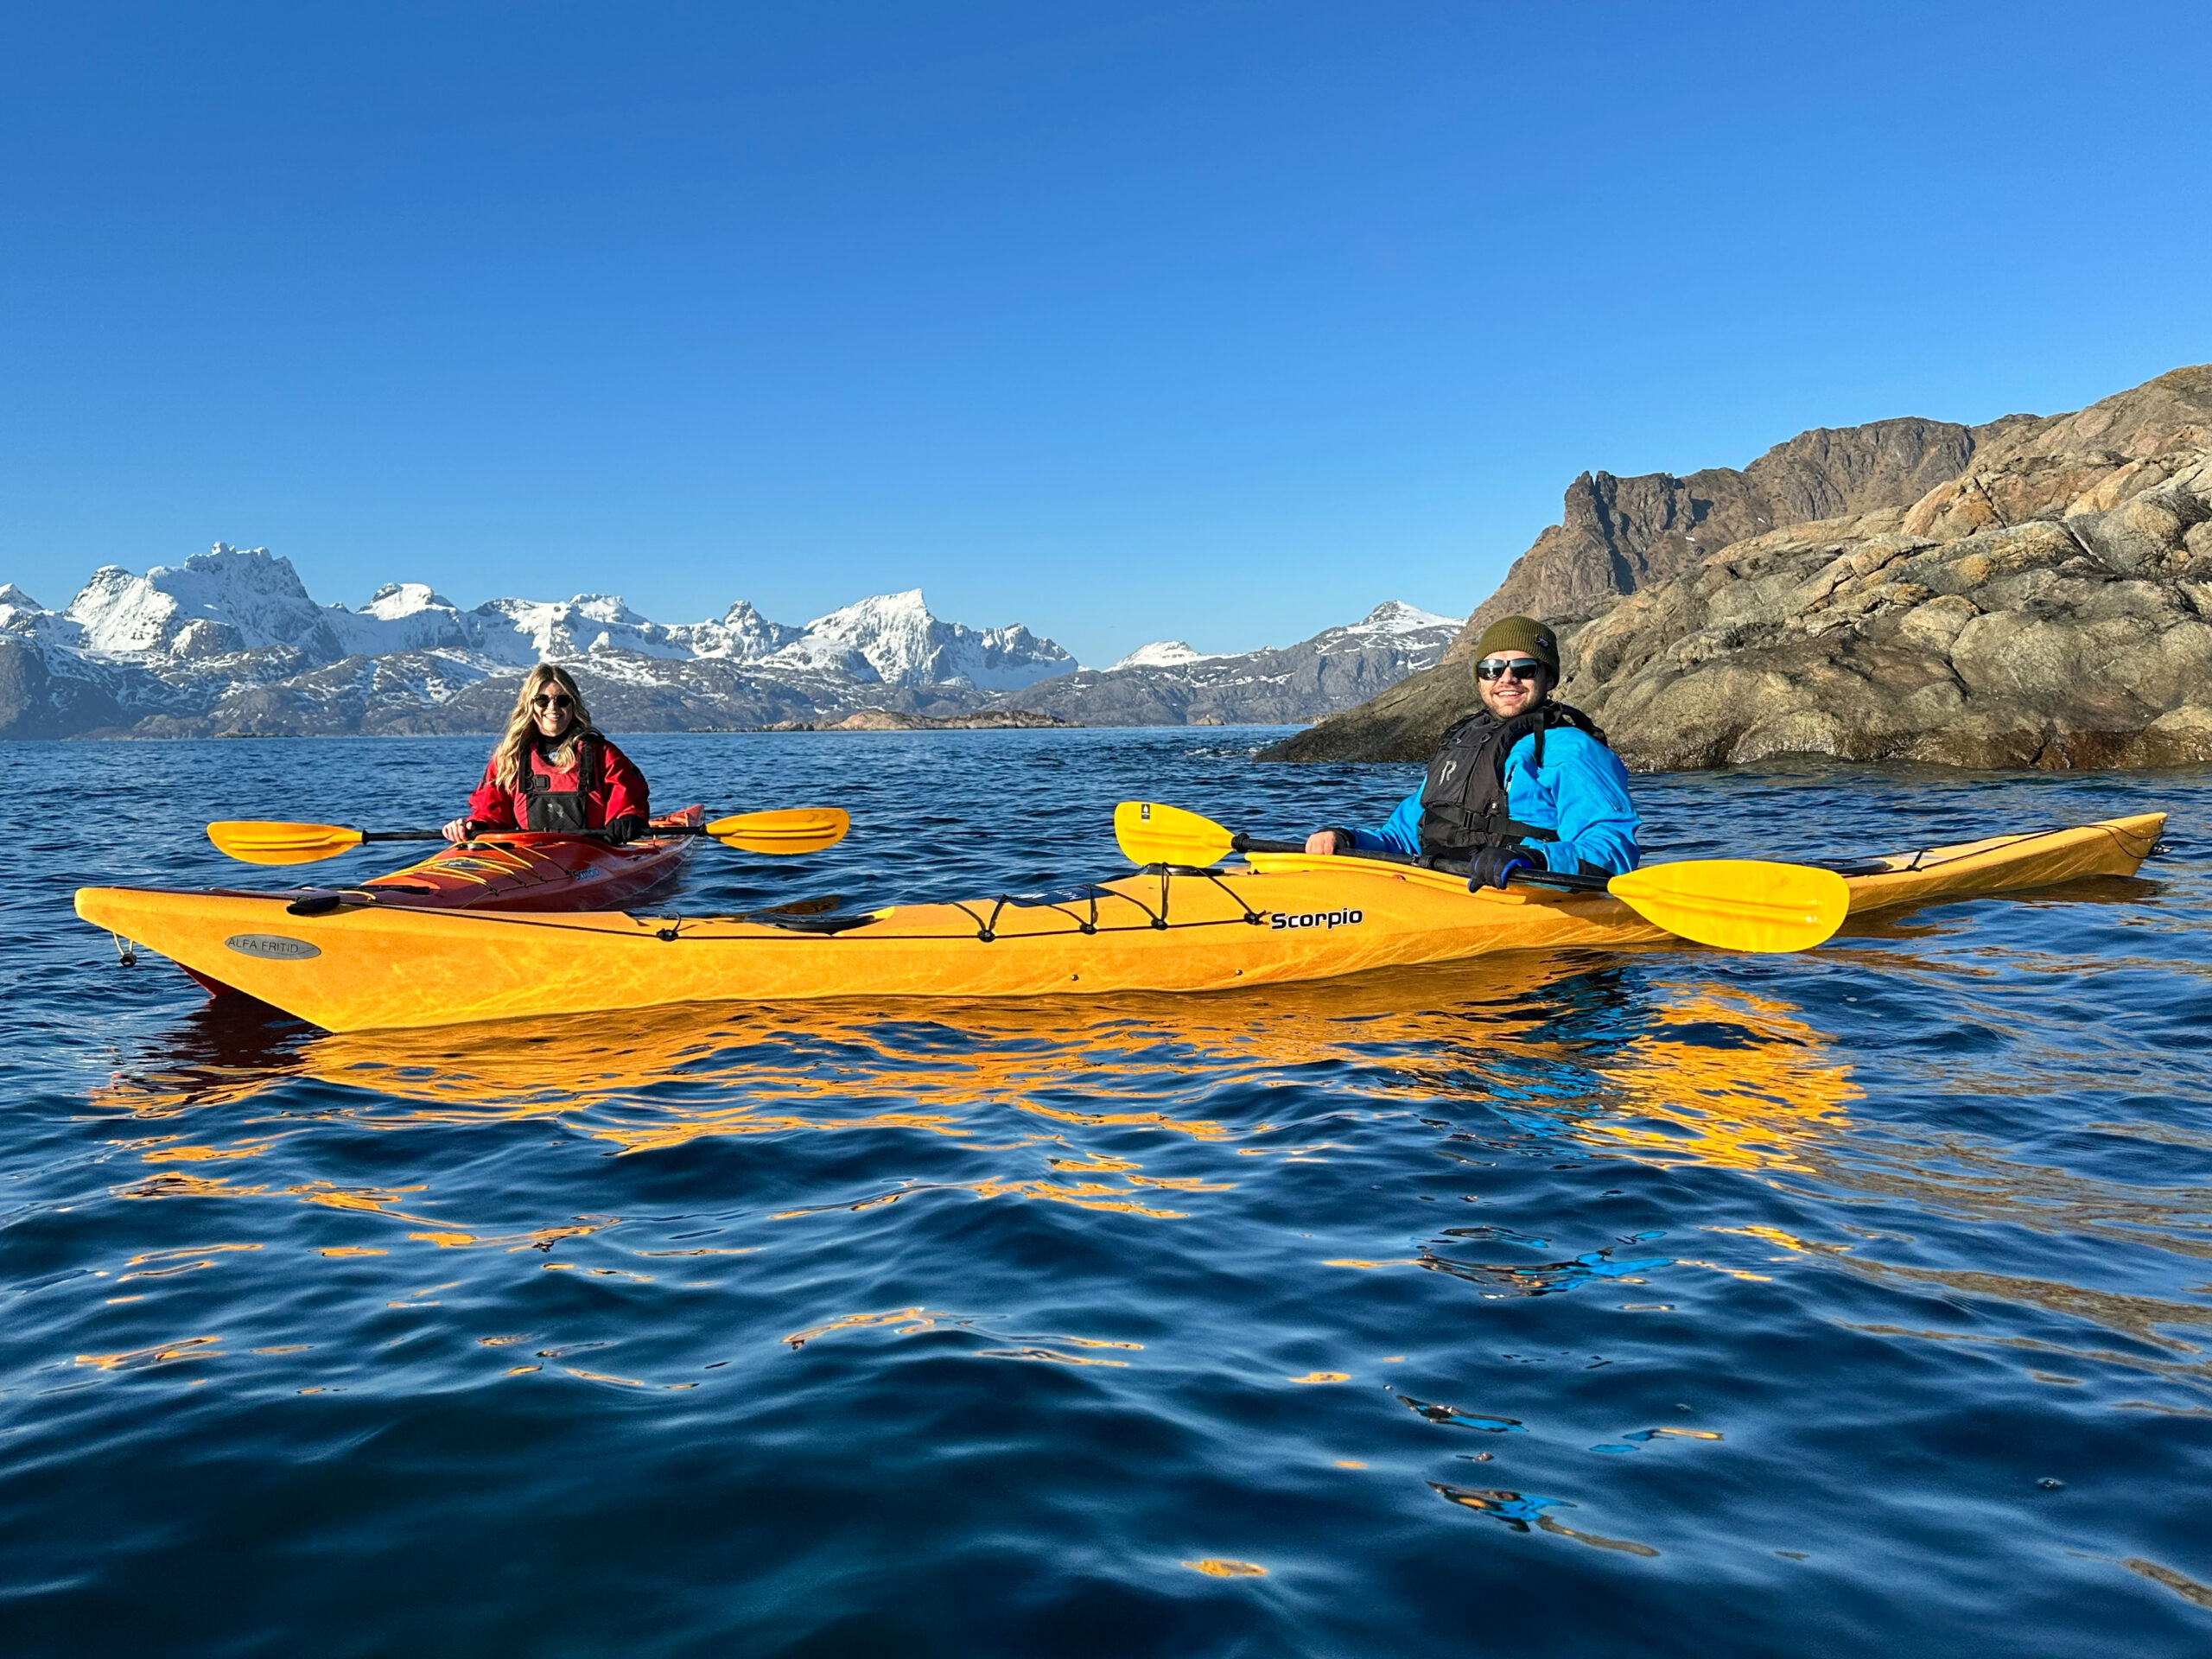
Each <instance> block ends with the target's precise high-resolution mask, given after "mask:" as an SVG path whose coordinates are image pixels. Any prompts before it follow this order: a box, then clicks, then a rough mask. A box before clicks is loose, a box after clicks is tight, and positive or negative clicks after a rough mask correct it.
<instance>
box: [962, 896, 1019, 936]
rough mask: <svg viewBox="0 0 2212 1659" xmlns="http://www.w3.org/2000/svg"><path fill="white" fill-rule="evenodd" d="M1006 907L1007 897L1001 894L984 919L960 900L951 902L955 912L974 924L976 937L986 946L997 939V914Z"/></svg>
mask: <svg viewBox="0 0 2212 1659" xmlns="http://www.w3.org/2000/svg"><path fill="white" fill-rule="evenodd" d="M1006 906H1007V896H1006V894H1004V893H1001V894H999V896H998V901H997V902H996V903H995V904H994V905H993V906H991V913H990V915H989V916H988V918H986V917H982V916H978V915H977V914H976V912H974V911H972V910H970V909H969V908H968V906H966V904H964V903H963V902H962V901H961V900H960V899H954V900H953V901H952V907H953V908H954V909H955V910H957V911H958V912H960V913H961V914H962V915H963V916H965V917H966V918H968V919H969V921H971V922H973V923H975V924H976V938H977V939H979V940H980V941H982V943H983V944H989V943H990V942H991V941H992V940H993V939H995V938H998V922H999V912H1001V911H1002V910H1004V909H1005V908H1006Z"/></svg>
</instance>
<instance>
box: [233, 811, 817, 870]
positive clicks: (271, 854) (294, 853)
mask: <svg viewBox="0 0 2212 1659" xmlns="http://www.w3.org/2000/svg"><path fill="white" fill-rule="evenodd" d="M852 822H853V821H852V819H851V818H850V817H848V816H847V815H846V812H845V810H844V809H843V808H842V807H836V806H792V807H783V808H779V809H778V810H774V811H771V812H741V813H739V814H737V815H736V816H735V817H728V818H717V819H715V821H714V822H713V823H678V824H661V825H657V826H655V827H654V828H653V829H651V830H649V831H647V832H646V835H645V836H640V837H639V839H640V840H645V839H649V838H650V839H656V840H657V839H658V838H660V837H662V836H712V837H713V838H714V839H715V840H716V841H719V842H721V844H722V845H723V846H725V847H734V848H736V849H738V850H739V851H741V852H747V853H776V854H791V853H818V852H820V851H821V850H822V849H823V848H825V847H834V846H836V844H837V843H838V842H840V841H842V840H843V839H844V836H845V831H846V830H847V829H850V828H851V827H852ZM587 833H589V832H587ZM207 839H208V840H210V841H212V842H214V843H215V845H216V846H217V847H218V848H219V849H221V850H222V851H224V852H226V853H227V854H229V855H231V856H232V858H235V859H238V861H241V862H242V863H246V864H313V863H315V862H318V861H321V860H322V859H326V858H335V857H337V856H338V855H339V854H340V853H345V852H351V851H352V850H353V849H354V848H356V847H359V845H361V843H362V842H369V841H443V840H444V839H445V832H444V831H443V830H442V829H346V828H345V827H343V826H342V825H340V824H335V823H268V822H264V821H262V820H259V819H254V818H235V819H229V820H226V821H225V822H223V823H211V824H209V825H208V826H207Z"/></svg>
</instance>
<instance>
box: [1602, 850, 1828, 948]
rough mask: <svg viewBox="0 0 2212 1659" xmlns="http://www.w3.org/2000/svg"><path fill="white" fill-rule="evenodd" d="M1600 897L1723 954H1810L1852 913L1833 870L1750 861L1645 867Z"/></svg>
mask: <svg viewBox="0 0 2212 1659" xmlns="http://www.w3.org/2000/svg"><path fill="white" fill-rule="evenodd" d="M1605 890H1606V891H1607V892H1608V893H1611V894H1612V895H1613V897H1614V898H1616V899H1619V900H1620V901H1621V902H1622V903H1623V904H1625V905H1626V906H1629V908H1630V909H1631V910H1633V911H1635V912H1636V913H1637V915H1639V916H1641V917H1643V918H1644V920H1646V921H1648V922H1654V923H1656V924H1657V925H1659V926H1661V927H1663V928H1665V929H1666V930H1667V931H1669V933H1678V934H1680V935H1681V937H1682V938H1686V939H1694V940H1695V941H1696V942H1697V943H1698V944H1712V945H1718V946H1719V947H1720V948H1721V949H1722V950H1809V949H1810V948H1811V947H1813V946H1814V945H1816V944H1820V943H1821V940H1823V939H1825V938H1827V937H1828V935H1830V934H1831V933H1833V932H1834V931H1836V929H1837V928H1839V927H1840V926H1842V925H1843V918H1844V916H1845V915H1846V914H1847V912H1849V911H1850V909H1851V889H1850V888H1849V887H1847V886H1846V885H1845V884H1844V880H1843V878H1842V877H1841V876H1840V875H1838V874H1836V873H1835V872H1834V870H1816V869H1814V868H1812V867H1811V866H1809V865H1806V864H1767V863H1763V862H1761V861H1758V860H1756V859H1749V858H1702V859H1689V860H1686V861H1683V862H1681V863H1679V864H1649V865H1646V866H1645V867H1644V868H1642V869H1640V870H1630V872H1629V873H1628V874H1626V875H1617V876H1615V877H1614V878H1613V879H1612V880H1611V881H1610V882H1608V883H1607V884H1606V887H1605Z"/></svg>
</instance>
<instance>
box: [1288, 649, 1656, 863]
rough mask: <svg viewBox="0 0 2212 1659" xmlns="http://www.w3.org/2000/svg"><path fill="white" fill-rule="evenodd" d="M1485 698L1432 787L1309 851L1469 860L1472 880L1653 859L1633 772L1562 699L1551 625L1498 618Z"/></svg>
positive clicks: (1436, 764)
mask: <svg viewBox="0 0 2212 1659" xmlns="http://www.w3.org/2000/svg"><path fill="white" fill-rule="evenodd" d="M1474 669H1475V690H1476V692H1477V694H1478V695H1479V696H1481V698H1482V700H1483V706H1482V708H1481V709H1478V710H1477V711H1476V712H1475V713H1473V714H1471V715H1468V716H1467V717H1466V718H1465V720H1462V721H1459V724H1457V725H1456V726H1453V727H1452V728H1451V729H1450V730H1449V731H1447V732H1446V733H1445V734H1444V741H1442V742H1441V743H1440V744H1439V745H1438V746H1437V750H1436V756H1435V758H1434V759H1433V760H1431V761H1430V762H1429V763H1428V777H1427V779H1426V780H1425V781H1424V782H1423V784H1422V785H1421V788H1420V789H1418V790H1416V791H1414V793H1413V794H1411V795H1408V796H1407V797H1406V798H1405V799H1404V800H1402V801H1401V802H1399V803H1398V809H1397V810H1396V811H1395V812H1393V813H1391V814H1390V816H1389V819H1388V820H1387V821H1385V822H1384V823H1379V824H1376V825H1375V826H1373V827H1372V828H1370V829H1316V830H1315V831H1314V832H1313V834H1312V835H1311V836H1307V837H1306V851H1307V852H1309V853H1317V854H1318V853H1346V852H1353V851H1359V852H1380V853H1396V854H1399V855H1402V856H1405V857H1408V858H1418V859H1421V860H1423V861H1435V860H1439V859H1450V860H1453V861H1459V862H1464V863H1465V864H1466V865H1467V866H1468V867H1469V870H1470V874H1469V875H1468V877H1467V885H1468V886H1469V887H1503V886H1504V885H1505V883H1506V880H1507V879H1508V878H1509V877H1510V876H1511V874H1513V872H1514V871H1515V870H1516V869H1533V868H1546V869H1554V870H1565V871H1568V872H1571V873H1578V874H1591V875H1620V874H1625V873H1626V872H1628V871H1630V870H1632V869H1634V868H1636V866H1637V860H1638V859H1639V858H1640V857H1641V856H1642V855H1641V853H1640V852H1639V851H1638V850H1637V844H1636V836H1637V829H1640V828H1641V827H1642V825H1641V823H1640V821H1639V820H1638V819H1637V815H1636V807H1635V805H1634V804H1633V803H1631V802H1630V799H1629V798H1628V768H1627V767H1625V766H1623V765H1621V762H1620V757H1619V756H1618V755H1616V754H1615V753H1613V752H1612V750H1611V749H1610V748H1608V747H1605V734H1604V733H1603V732H1601V731H1599V729H1598V728H1597V727H1596V726H1594V725H1593V724H1592V723H1591V720H1590V717H1589V716H1588V715H1586V714H1584V713H1583V712H1582V711H1581V710H1580V709H1573V708H1569V707H1568V706H1567V704H1566V703H1563V702H1553V701H1552V700H1551V690H1552V687H1553V686H1554V685H1556V684H1557V683H1559V645H1558V642H1557V641H1556V640H1555V639H1554V638H1553V635H1552V631H1551V630H1550V629H1549V628H1548V627H1546V626H1544V625H1543V624H1542V623H1541V622H1538V621H1535V620H1533V619H1531V618H1529V617H1525V616H1509V617H1505V618H1503V619H1502V620H1499V621H1497V622H1493V623H1492V624H1491V626H1490V627H1489V628H1488V629H1487V630H1485V631H1484V634H1483V637H1482V639H1481V640H1480V641H1479V642H1478V644H1477V645H1476V646H1475V661H1474Z"/></svg>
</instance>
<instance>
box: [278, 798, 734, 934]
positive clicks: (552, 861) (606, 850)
mask: <svg viewBox="0 0 2212 1659" xmlns="http://www.w3.org/2000/svg"><path fill="white" fill-rule="evenodd" d="M706 818H707V814H706V809H705V808H703V807H698V806H687V807H685V808H684V809H683V810H682V811H681V812H668V813H664V814H662V815H661V816H660V817H657V818H655V819H654V820H653V821H652V822H653V823H654V824H655V825H656V826H657V827H658V826H669V827H674V826H676V825H678V824H699V823H705V822H706ZM700 839H701V838H700V837H699V836H654V835H651V834H647V835H645V836H639V838H638V839H637V840H635V841H633V842H631V843H630V844H629V845H628V846H626V847H617V846H614V845H613V844H612V843H611V842H604V841H601V840H599V839H598V838H597V837H595V836H571V835H563V834H561V833H559V832H557V831H553V830H543V829H515V830H499V831H494V832H493V833H491V834H489V835H483V836H477V837H476V838H475V839H474V841H464V842H460V843H458V844H457V845H454V846H449V847H441V848H439V849H438V850H437V851H436V852H435V853H433V854H431V855H429V857H428V858H426V859H424V860H423V861H422V862H421V863H419V864H410V865H409V866H408V867H407V868H405V869H404V870H394V871H393V872H392V873H391V874H389V875H372V876H371V877H370V878H369V879H368V880H365V881H362V882H359V883H357V884H355V885H353V886H350V887H315V888H311V889H308V891H307V892H306V893H302V897H303V898H305V897H309V896H313V895H319V894H322V893H332V894H339V893H347V894H360V893H367V894H372V895H373V896H374V899H375V902H376V903H378V904H379V905H396V906H404V907H405V908H407V909H410V910H626V909H627V908H629V906H632V904H635V903H637V902H638V901H639V900H640V899H646V898H649V897H651V896H652V893H655V892H656V891H658V889H659V888H661V887H664V886H666V885H667V884H668V883H670V882H671V881H673V880H675V879H676V876H677V872H678V871H680V870H681V869H682V868H683V861H684V860H685V859H686V858H687V857H689V856H690V852H691V849H693V848H694V847H696V846H697V845H698V844H699V842H700Z"/></svg>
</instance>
